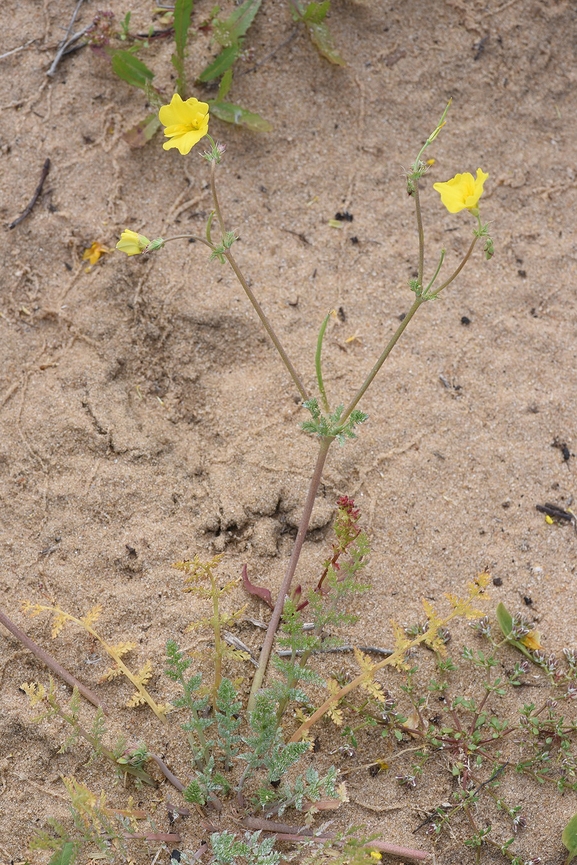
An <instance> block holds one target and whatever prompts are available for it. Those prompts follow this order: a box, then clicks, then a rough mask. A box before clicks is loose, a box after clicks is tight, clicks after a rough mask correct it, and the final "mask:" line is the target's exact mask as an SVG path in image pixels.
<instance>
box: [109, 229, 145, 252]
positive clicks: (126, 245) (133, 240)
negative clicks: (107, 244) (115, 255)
mask: <svg viewBox="0 0 577 865" xmlns="http://www.w3.org/2000/svg"><path fill="white" fill-rule="evenodd" d="M149 243H150V240H149V239H148V237H145V236H144V235H143V234H137V233H136V231H131V230H130V229H129V228H125V229H124V231H123V232H122V234H121V235H120V240H119V241H118V243H117V244H116V248H117V249H119V250H120V251H121V252H125V253H126V254H127V255H140V253H141V252H144V250H145V249H146V247H147V246H148V245H149Z"/></svg>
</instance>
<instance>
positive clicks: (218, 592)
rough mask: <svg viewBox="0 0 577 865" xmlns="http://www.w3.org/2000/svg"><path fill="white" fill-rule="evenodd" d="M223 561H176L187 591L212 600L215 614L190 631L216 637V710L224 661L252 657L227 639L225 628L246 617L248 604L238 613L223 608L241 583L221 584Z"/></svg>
mask: <svg viewBox="0 0 577 865" xmlns="http://www.w3.org/2000/svg"><path fill="white" fill-rule="evenodd" d="M221 560H222V555H218V556H214V557H213V558H212V559H209V561H207V562H203V561H202V560H201V559H200V558H199V557H198V556H195V557H194V559H192V560H191V561H183V562H175V564H174V565H173V567H174V568H176V569H177V570H179V571H184V573H185V574H186V577H185V580H184V582H185V585H184V589H183V591H185V592H190V593H191V594H194V595H196V597H197V598H201V599H202V600H207V601H211V603H212V614H211V615H210V616H206V617H205V618H203V619H199V620H198V621H196V622H192V623H191V624H190V625H189V626H188V629H187V630H189V631H191V630H196V629H198V628H210V629H211V630H212V632H213V634H214V650H213V664H214V682H213V685H212V688H211V694H212V705H213V709H214V710H216V704H217V694H218V689H219V688H220V684H221V681H222V675H223V673H222V670H223V661H224V660H234V661H248V660H249V655H248V653H247V652H243V651H241V650H239V649H234V648H232V647H231V646H229V645H227V643H226V642H225V641H224V640H223V636H222V632H223V628H227V627H230V626H231V625H233V624H234V623H235V622H237V621H238V620H239V619H240V618H242V616H243V615H244V613H245V611H246V608H247V604H245V605H244V606H243V607H241V608H240V609H238V610H235V611H233V612H230V613H227V612H224V611H223V610H222V609H221V599H222V598H223V596H224V595H227V594H229V593H230V592H231V591H232V590H233V589H235V588H236V587H237V586H238V585H239V583H240V580H238V579H235V580H229V581H228V582H226V583H225V584H224V585H223V586H221V585H220V584H219V579H218V577H217V574H216V571H217V568H218V566H219V564H220V562H221Z"/></svg>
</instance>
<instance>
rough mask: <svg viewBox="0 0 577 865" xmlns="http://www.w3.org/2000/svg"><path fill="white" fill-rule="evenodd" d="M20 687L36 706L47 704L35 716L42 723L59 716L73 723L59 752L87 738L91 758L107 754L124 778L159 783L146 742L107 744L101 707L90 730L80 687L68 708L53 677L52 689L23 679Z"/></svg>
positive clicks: (123, 741)
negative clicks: (83, 717)
mask: <svg viewBox="0 0 577 865" xmlns="http://www.w3.org/2000/svg"><path fill="white" fill-rule="evenodd" d="M20 687H21V689H22V690H23V691H24V693H25V694H27V695H28V698H29V700H30V704H31V706H32V707H33V708H34V707H36V706H39V705H41V706H42V707H43V712H41V713H40V714H39V715H37V716H36V717H35V718H34V719H33V720H34V722H36V723H38V722H40V721H44V720H48V719H51V718H55V717H58V718H61V719H62V720H63V721H65V722H66V724H68V725H69V728H70V732H69V734H68V736H67V737H66V739H65V740H64V742H63V743H62V745H61V746H60V748H59V749H58V753H60V754H63V753H65V752H66V751H69V750H70V749H71V748H72V747H73V746H74V745H76V743H77V742H78V740H79V739H84V741H85V742H87V743H88V744H89V745H90V747H91V753H90V758H89V762H91V761H92V760H95V759H97V758H98V757H105V758H106V759H107V760H110V762H111V763H113V765H114V767H115V769H116V771H117V773H118V775H119V776H120V777H122V778H124V776H125V775H127V774H128V775H132V776H133V777H134V779H135V780H136V782H137V784H138V783H141V782H142V783H145V784H149V785H150V786H154V785H155V782H154V781H153V779H152V778H151V777H150V775H149V774H148V772H147V771H146V770H145V768H144V766H145V765H146V763H147V761H148V750H147V748H146V745H144V744H140V745H138V746H137V747H135V748H128V747H127V745H126V740H125V739H124V738H121V739H119V741H118V742H117V743H116V745H115V746H114V748H109V747H107V745H106V743H105V737H106V725H105V723H104V714H103V712H102V710H101V709H97V711H96V714H95V716H94V719H93V721H92V726H91V727H90V729H89V730H87V729H86V728H85V727H84V726H83V725H82V723H81V721H80V694H79V693H78V691H77V689H76V688H75V689H74V691H73V692H72V697H71V699H70V702H69V704H68V707H67V708H64V706H62V705H61V703H60V702H59V700H58V696H57V692H56V689H55V687H54V682H53V680H52V678H51V679H50V686H49V688H48V690H46V688H45V687H44V685H42V684H41V683H39V682H23V684H22V685H21V686H20Z"/></svg>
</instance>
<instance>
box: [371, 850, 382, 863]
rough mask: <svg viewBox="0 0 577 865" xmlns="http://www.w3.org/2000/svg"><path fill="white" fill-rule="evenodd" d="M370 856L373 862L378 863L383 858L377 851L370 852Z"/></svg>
mask: <svg viewBox="0 0 577 865" xmlns="http://www.w3.org/2000/svg"><path fill="white" fill-rule="evenodd" d="M370 856H371V859H374V861H375V862H379V861H380V860H381V859H382V858H383V854H382V853H379V851H378V850H371V853H370Z"/></svg>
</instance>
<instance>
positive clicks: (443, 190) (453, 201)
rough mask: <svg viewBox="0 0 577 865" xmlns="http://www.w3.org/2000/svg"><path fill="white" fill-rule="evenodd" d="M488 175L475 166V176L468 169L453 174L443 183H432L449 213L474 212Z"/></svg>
mask: <svg viewBox="0 0 577 865" xmlns="http://www.w3.org/2000/svg"><path fill="white" fill-rule="evenodd" d="M488 177H489V175H488V174H485V172H484V171H483V170H482V169H481V168H477V176H476V177H473V175H472V174H469V172H468V171H467V172H465V173H464V174H455V176H454V177H452V178H451V180H447V181H446V182H445V183H433V189H436V190H437V192H438V193H439V195H440V196H441V201H442V202H443V204H444V205H445V207H446V208H447V210H448V211H449V213H459V212H460V211H461V210H470V211H471V212H475V211H476V209H477V205H478V203H479V199H480V197H481V196H482V194H483V184H484V183H485V181H486V180H487V178H488Z"/></svg>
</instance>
